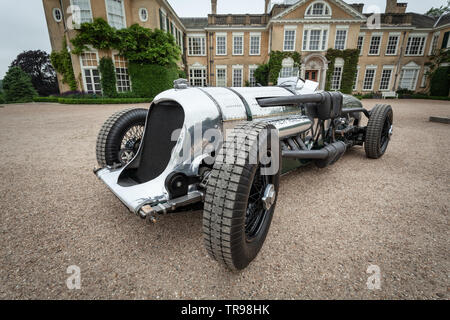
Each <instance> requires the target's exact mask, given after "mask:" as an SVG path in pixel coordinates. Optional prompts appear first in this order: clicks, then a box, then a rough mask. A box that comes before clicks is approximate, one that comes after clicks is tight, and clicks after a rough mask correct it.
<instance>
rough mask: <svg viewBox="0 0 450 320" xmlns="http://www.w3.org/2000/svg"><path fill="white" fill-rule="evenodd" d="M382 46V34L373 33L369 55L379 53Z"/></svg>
mask: <svg viewBox="0 0 450 320" xmlns="http://www.w3.org/2000/svg"><path fill="white" fill-rule="evenodd" d="M380 46H381V35H372V38H371V39H370V47H369V55H379V54H380Z"/></svg>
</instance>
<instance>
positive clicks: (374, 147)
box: [364, 104, 394, 159]
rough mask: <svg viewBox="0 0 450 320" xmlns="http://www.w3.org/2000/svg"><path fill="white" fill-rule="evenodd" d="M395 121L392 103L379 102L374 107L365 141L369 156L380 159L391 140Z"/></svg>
mask: <svg viewBox="0 0 450 320" xmlns="http://www.w3.org/2000/svg"><path fill="white" fill-rule="evenodd" d="M393 123H394V115H393V111H392V107H391V106H390V105H387V104H377V105H376V106H375V107H374V108H373V109H372V111H371V113H370V119H369V124H368V125H367V133H366V141H365V143H364V149H365V151H366V155H367V157H368V158H371V159H378V158H381V157H382V156H383V155H384V153H385V152H386V149H387V147H388V145H389V141H390V140H391V136H392V125H393Z"/></svg>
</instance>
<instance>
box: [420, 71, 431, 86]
mask: <svg viewBox="0 0 450 320" xmlns="http://www.w3.org/2000/svg"><path fill="white" fill-rule="evenodd" d="M429 72H430V67H425V68H424V70H423V75H422V82H421V83H420V87H421V88H426V86H427V82H428V76H429Z"/></svg>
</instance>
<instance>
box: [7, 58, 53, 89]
mask: <svg viewBox="0 0 450 320" xmlns="http://www.w3.org/2000/svg"><path fill="white" fill-rule="evenodd" d="M11 67H20V68H21V69H22V70H23V71H24V72H25V73H26V74H28V75H29V76H30V77H31V82H32V83H33V87H34V88H35V89H36V90H37V92H38V93H39V95H41V96H49V95H51V94H53V93H58V92H59V90H58V81H57V79H56V72H55V69H54V68H53V66H52V64H51V62H50V56H49V54H48V53H47V52H44V51H41V50H29V51H24V52H22V53H21V54H19V55H18V56H17V58H16V59H15V60H14V61H13V62H12V63H11Z"/></svg>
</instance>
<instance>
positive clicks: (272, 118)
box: [94, 78, 393, 270]
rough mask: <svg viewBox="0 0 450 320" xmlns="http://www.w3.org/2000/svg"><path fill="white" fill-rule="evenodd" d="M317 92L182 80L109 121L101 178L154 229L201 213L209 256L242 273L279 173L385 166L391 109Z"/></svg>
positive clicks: (265, 225)
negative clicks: (350, 153) (354, 153)
mask: <svg viewBox="0 0 450 320" xmlns="http://www.w3.org/2000/svg"><path fill="white" fill-rule="evenodd" d="M316 89H317V84H316V83H314V82H311V81H305V80H302V79H298V78H286V79H279V82H278V85H277V86H271V87H251V88H250V87H246V88H218V87H217V88H216V87H204V88H199V87H190V86H189V85H188V83H187V81H186V80H184V79H179V80H177V81H175V84H174V89H170V90H167V91H165V92H162V93H160V94H159V95H158V96H157V97H155V99H154V101H153V102H152V103H151V105H150V108H149V110H146V109H127V110H123V111H120V112H117V113H116V114H114V115H112V116H111V117H110V118H109V119H108V120H107V121H106V122H105V123H104V125H103V127H102V128H101V130H100V133H99V135H98V139H97V147H96V153H97V160H98V164H99V166H100V167H98V168H96V169H95V170H94V172H95V174H96V175H97V176H98V178H99V179H100V180H102V181H103V182H104V183H105V184H106V185H107V186H108V187H109V189H110V190H111V191H112V192H113V193H114V194H115V195H116V196H117V197H118V198H119V199H120V201H122V202H123V203H124V204H125V206H126V207H127V208H128V209H129V210H130V211H131V212H133V213H135V214H136V215H138V216H140V217H141V218H143V219H147V220H148V221H151V222H155V221H156V219H157V217H158V216H159V215H163V214H169V213H174V212H180V211H186V210H188V209H192V208H197V209H198V208H201V209H202V210H203V238H204V245H205V247H206V249H207V251H208V253H209V254H210V256H211V257H212V258H214V259H215V260H217V261H218V262H219V263H221V264H223V265H224V266H226V267H228V268H230V269H233V270H238V269H243V268H245V267H246V266H248V264H249V263H250V262H251V261H252V260H253V259H254V258H255V257H256V255H257V254H258V252H259V251H260V249H261V247H262V245H263V243H264V240H265V238H266V235H267V233H268V230H269V227H270V223H271V220H272V217H273V214H274V211H275V206H276V202H277V197H278V191H279V180H280V174H283V173H286V172H288V171H290V170H293V169H295V168H297V167H299V166H302V165H305V164H308V163H315V164H316V165H317V166H319V167H320V168H323V167H326V166H329V165H332V164H334V163H335V162H336V161H338V160H339V159H340V158H341V156H342V155H343V154H344V153H345V151H346V150H347V149H348V148H351V147H353V146H364V148H365V152H366V155H367V157H369V158H373V159H377V158H380V157H381V156H382V155H383V154H384V153H385V151H386V148H387V146H388V144H389V141H390V139H391V135H392V125H393V111H392V108H391V106H389V105H385V104H379V105H376V106H375V107H374V108H373V109H372V110H370V111H368V110H366V109H364V108H363V107H362V104H361V102H360V101H359V100H358V99H356V98H354V97H352V96H348V95H343V94H341V93H339V92H319V91H317V90H316ZM362 115H365V116H366V117H367V118H368V124H367V126H362V125H361V120H362V119H361V118H362Z"/></svg>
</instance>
